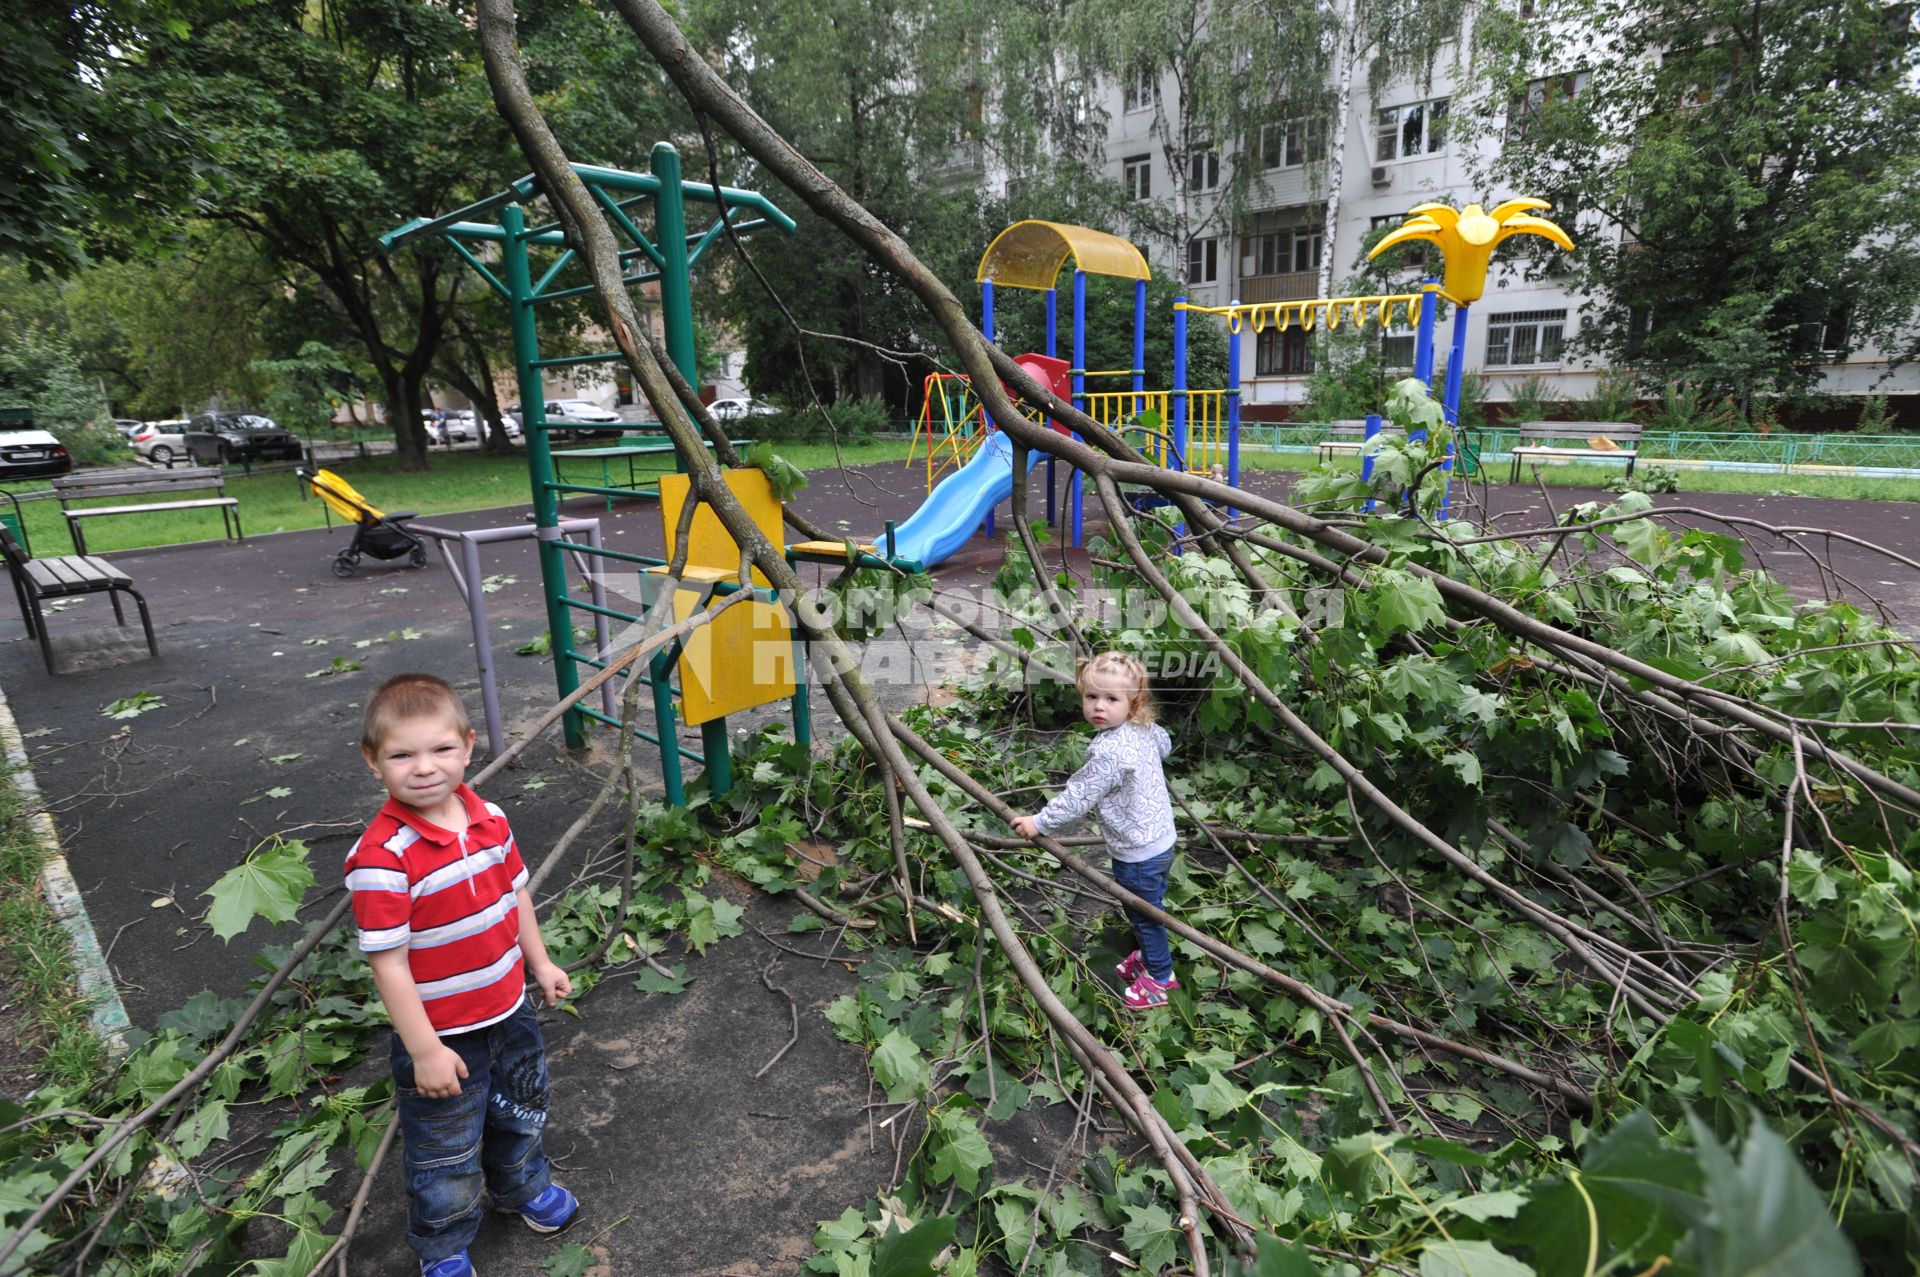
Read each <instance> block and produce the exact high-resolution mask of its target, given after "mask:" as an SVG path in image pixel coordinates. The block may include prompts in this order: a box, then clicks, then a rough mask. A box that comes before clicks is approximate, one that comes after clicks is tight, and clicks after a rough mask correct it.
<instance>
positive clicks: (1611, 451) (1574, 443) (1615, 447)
mask: <svg viewBox="0 0 1920 1277" xmlns="http://www.w3.org/2000/svg"><path fill="white" fill-rule="evenodd" d="M1640 429H1641V428H1640V426H1639V425H1637V424H1636V423H1634V422H1631V421H1523V422H1521V423H1520V430H1519V437H1518V438H1517V439H1516V440H1515V441H1514V448H1513V454H1512V455H1513V473H1512V475H1511V476H1509V478H1508V482H1510V483H1518V482H1520V466H1521V464H1522V463H1523V462H1525V461H1526V460H1528V459H1529V458H1533V459H1535V460H1537V459H1539V458H1542V457H1560V458H1563V459H1570V460H1574V461H1624V462H1626V465H1627V473H1628V474H1629V475H1631V474H1632V473H1633V464H1634V462H1635V461H1636V460H1637V459H1638V458H1639V456H1640Z"/></svg>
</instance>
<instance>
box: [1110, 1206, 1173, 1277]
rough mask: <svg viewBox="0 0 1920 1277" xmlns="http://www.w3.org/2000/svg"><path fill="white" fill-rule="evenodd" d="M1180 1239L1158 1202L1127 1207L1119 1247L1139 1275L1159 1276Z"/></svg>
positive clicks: (1168, 1262) (1171, 1217) (1169, 1215)
mask: <svg viewBox="0 0 1920 1277" xmlns="http://www.w3.org/2000/svg"><path fill="white" fill-rule="evenodd" d="M1180 1236H1181V1234H1180V1230H1179V1229H1178V1228H1176V1227H1174V1223H1173V1215H1172V1214H1171V1213H1170V1212H1168V1210H1167V1208H1166V1207H1164V1206H1162V1205H1161V1204H1160V1203H1159V1202H1146V1203H1144V1204H1142V1205H1139V1206H1130V1207H1128V1208H1127V1220H1126V1224H1125V1225H1124V1226H1123V1227H1122V1228H1121V1229H1120V1245H1121V1247H1122V1248H1123V1249H1125V1251H1126V1252H1127V1253H1128V1254H1129V1255H1132V1256H1133V1258H1134V1261H1135V1262H1136V1263H1138V1264H1139V1265H1140V1271H1141V1272H1143V1273H1158V1272H1160V1271H1162V1270H1163V1269H1165V1268H1166V1266H1167V1265H1168V1264H1171V1263H1172V1262H1173V1257H1174V1252H1175V1248H1176V1247H1177V1245H1178V1243H1179V1240H1180Z"/></svg>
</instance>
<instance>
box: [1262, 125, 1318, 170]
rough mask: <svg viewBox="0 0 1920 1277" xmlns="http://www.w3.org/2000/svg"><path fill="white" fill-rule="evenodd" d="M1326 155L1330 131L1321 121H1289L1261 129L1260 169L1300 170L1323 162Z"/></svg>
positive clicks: (1264, 126)
mask: <svg viewBox="0 0 1920 1277" xmlns="http://www.w3.org/2000/svg"><path fill="white" fill-rule="evenodd" d="M1326 153H1327V130H1326V126H1325V125H1324V124H1322V123H1321V122H1320V121H1319V120H1310V119H1299V120H1288V121H1286V122H1285V123H1282V124H1264V125H1262V126H1261V127H1260V167H1261V168H1265V169H1276V168H1298V167H1299V166H1300V165H1302V164H1306V163H1309V162H1311V161H1314V160H1320V159H1324V158H1325V157H1326Z"/></svg>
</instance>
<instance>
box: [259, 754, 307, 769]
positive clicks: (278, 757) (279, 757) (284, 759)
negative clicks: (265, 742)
mask: <svg viewBox="0 0 1920 1277" xmlns="http://www.w3.org/2000/svg"><path fill="white" fill-rule="evenodd" d="M305 757H306V755H305V754H275V755H274V756H273V757H272V758H269V759H268V760H267V761H268V762H270V763H272V764H273V765H274V766H275V767H285V766H286V765H287V764H288V763H290V762H292V761H293V760H294V759H296V758H305Z"/></svg>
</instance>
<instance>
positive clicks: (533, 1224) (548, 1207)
mask: <svg viewBox="0 0 1920 1277" xmlns="http://www.w3.org/2000/svg"><path fill="white" fill-rule="evenodd" d="M502 1211H503V1213H505V1214H508V1215H518V1216H519V1217H520V1219H521V1222H523V1223H524V1224H526V1226H527V1227H528V1228H531V1229H532V1230H533V1231H534V1232H536V1233H557V1232H559V1231H560V1230H561V1229H563V1228H565V1227H566V1226H567V1225H568V1224H571V1223H572V1222H573V1219H574V1216H576V1215H578V1214H579V1213H580V1199H579V1198H577V1197H575V1196H574V1195H573V1194H572V1193H569V1192H568V1191H567V1190H566V1189H564V1188H562V1187H560V1186H559V1185H558V1184H549V1185H547V1189H546V1191H545V1192H544V1193H541V1194H540V1196H538V1197H536V1198H534V1199H533V1200H532V1201H530V1202H528V1203H527V1204H526V1205H525V1206H509V1207H503V1208H502ZM434 1277H440V1274H438V1273H436V1274H434ZM448 1277H460V1275H459V1273H458V1272H457V1271H456V1272H455V1273H452V1274H449V1275H448Z"/></svg>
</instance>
